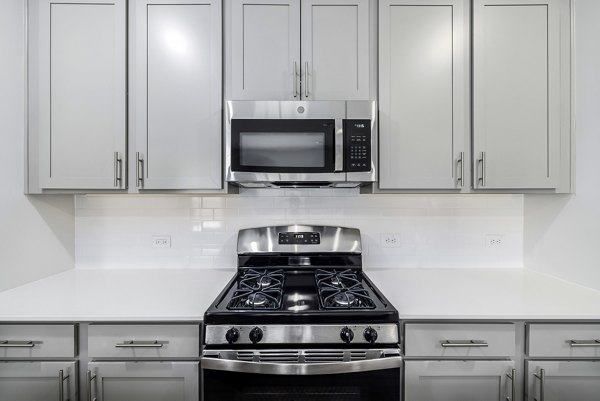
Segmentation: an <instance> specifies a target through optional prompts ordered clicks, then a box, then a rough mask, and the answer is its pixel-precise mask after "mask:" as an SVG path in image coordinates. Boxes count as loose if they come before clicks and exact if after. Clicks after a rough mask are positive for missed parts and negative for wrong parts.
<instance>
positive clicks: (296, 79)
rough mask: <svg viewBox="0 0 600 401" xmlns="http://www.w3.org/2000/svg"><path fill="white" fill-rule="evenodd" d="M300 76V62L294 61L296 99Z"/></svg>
mask: <svg viewBox="0 0 600 401" xmlns="http://www.w3.org/2000/svg"><path fill="white" fill-rule="evenodd" d="M299 80H300V79H299V75H298V62H297V61H294V98H297V97H298V81H299Z"/></svg>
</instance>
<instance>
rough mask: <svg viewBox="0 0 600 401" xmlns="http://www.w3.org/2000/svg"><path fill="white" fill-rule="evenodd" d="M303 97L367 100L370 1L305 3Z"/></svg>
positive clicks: (303, 17)
mask: <svg viewBox="0 0 600 401" xmlns="http://www.w3.org/2000/svg"><path fill="white" fill-rule="evenodd" d="M301 21H302V29H301V31H302V65H301V68H300V70H301V72H302V76H301V82H302V98H303V99H306V100H368V99H369V78H370V74H369V67H370V59H371V57H370V53H369V49H370V46H369V44H370V40H371V38H370V29H369V26H370V24H369V22H370V7H369V0H350V1H346V0H302V17H301Z"/></svg>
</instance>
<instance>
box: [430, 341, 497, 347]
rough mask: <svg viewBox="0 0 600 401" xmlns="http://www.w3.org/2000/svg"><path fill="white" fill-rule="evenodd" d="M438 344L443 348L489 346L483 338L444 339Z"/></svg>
mask: <svg viewBox="0 0 600 401" xmlns="http://www.w3.org/2000/svg"><path fill="white" fill-rule="evenodd" d="M440 344H441V345H442V347H444V348H484V347H488V346H489V345H488V343H487V342H485V341H483V340H445V341H441V343H440Z"/></svg>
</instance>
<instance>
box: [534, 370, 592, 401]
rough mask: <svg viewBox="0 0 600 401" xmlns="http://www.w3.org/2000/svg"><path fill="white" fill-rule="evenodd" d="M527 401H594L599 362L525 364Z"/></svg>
mask: <svg viewBox="0 0 600 401" xmlns="http://www.w3.org/2000/svg"><path fill="white" fill-rule="evenodd" d="M527 382H528V397H527V400H528V401H537V400H541V401H566V400H577V401H597V400H598V394H600V362H598V361H529V362H527Z"/></svg>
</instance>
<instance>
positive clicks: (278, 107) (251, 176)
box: [225, 101, 377, 188]
mask: <svg viewBox="0 0 600 401" xmlns="http://www.w3.org/2000/svg"><path fill="white" fill-rule="evenodd" d="M376 116H377V105H376V103H375V102H374V101H227V102H226V130H225V132H226V154H225V165H226V166H225V167H226V179H227V181H228V182H230V183H234V184H237V185H240V186H242V187H255V188H256V187H357V186H360V185H364V184H367V183H370V182H373V181H375V165H376V160H375V157H374V156H375V152H374V150H375V149H377V143H376V140H377V135H376V133H377V120H376Z"/></svg>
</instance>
